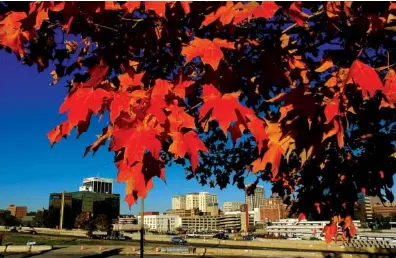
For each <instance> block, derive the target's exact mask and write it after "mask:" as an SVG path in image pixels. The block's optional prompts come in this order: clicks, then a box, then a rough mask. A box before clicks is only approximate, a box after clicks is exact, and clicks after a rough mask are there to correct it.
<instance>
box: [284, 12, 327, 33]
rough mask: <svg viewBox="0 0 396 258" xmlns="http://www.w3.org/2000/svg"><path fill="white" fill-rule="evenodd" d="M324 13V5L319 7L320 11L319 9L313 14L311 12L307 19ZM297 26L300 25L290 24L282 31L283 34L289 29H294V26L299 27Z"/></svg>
mask: <svg viewBox="0 0 396 258" xmlns="http://www.w3.org/2000/svg"><path fill="white" fill-rule="evenodd" d="M322 13H323V5H322V6H321V7H320V8H319V11H317V12H316V13H313V14H311V15H310V16H308V19H307V20H309V19H312V18H314V17H316V16H318V15H320V14H322ZM297 26H298V24H297V23H294V24H292V25H291V26H289V27H287V28H286V29H284V30H283V31H282V34H283V33H286V32H288V31H289V30H291V29H294V28H295V27H297Z"/></svg>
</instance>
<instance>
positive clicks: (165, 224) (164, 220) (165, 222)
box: [138, 215, 182, 232]
mask: <svg viewBox="0 0 396 258" xmlns="http://www.w3.org/2000/svg"><path fill="white" fill-rule="evenodd" d="M140 221H141V217H140V216H138V223H139V225H140ZM144 225H145V226H147V227H149V228H150V229H152V230H157V231H159V232H168V231H175V229H176V228H178V227H181V225H182V219H181V217H180V216H177V215H144Z"/></svg>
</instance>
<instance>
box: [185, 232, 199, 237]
mask: <svg viewBox="0 0 396 258" xmlns="http://www.w3.org/2000/svg"><path fill="white" fill-rule="evenodd" d="M187 236H188V237H199V235H198V234H197V233H195V232H193V233H190V234H187Z"/></svg>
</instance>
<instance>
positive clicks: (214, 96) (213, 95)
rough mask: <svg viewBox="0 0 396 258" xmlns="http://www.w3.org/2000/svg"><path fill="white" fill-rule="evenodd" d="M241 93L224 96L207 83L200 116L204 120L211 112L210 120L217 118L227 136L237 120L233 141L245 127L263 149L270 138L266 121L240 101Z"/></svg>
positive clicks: (233, 130) (233, 131)
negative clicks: (265, 124)
mask: <svg viewBox="0 0 396 258" xmlns="http://www.w3.org/2000/svg"><path fill="white" fill-rule="evenodd" d="M239 94H240V93H239V92H234V93H227V94H224V95H223V96H222V95H221V93H220V92H219V91H218V90H217V89H216V88H215V87H214V86H213V85H205V86H204V88H203V94H202V98H203V99H204V104H203V105H202V107H201V110H200V111H199V118H200V120H201V121H202V119H204V118H206V117H207V116H208V115H209V114H210V117H209V121H211V120H217V121H218V123H219V126H220V128H221V130H222V131H223V133H224V135H225V136H227V130H228V128H229V127H230V124H231V123H232V122H236V124H235V125H234V126H232V127H231V129H230V130H231V136H232V139H233V141H234V142H235V141H236V140H237V138H236V137H238V136H240V135H241V134H242V132H241V131H243V129H244V128H246V129H249V130H250V132H251V133H252V135H253V136H254V137H255V138H256V141H257V145H258V148H259V151H261V148H262V147H263V140H265V139H267V138H268V137H267V134H266V133H265V126H264V122H263V121H262V120H261V119H259V118H258V117H257V116H256V115H255V114H254V112H253V111H252V110H251V109H249V108H247V107H245V106H243V105H241V104H240V103H239V100H238V97H239ZM238 130H239V132H238Z"/></svg>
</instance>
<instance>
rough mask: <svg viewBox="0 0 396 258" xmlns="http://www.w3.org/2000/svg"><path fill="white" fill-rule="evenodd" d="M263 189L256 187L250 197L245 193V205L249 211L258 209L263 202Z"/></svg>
mask: <svg viewBox="0 0 396 258" xmlns="http://www.w3.org/2000/svg"><path fill="white" fill-rule="evenodd" d="M264 193H265V192H264V187H262V186H257V187H256V189H255V190H254V193H253V194H252V195H248V194H247V193H245V203H246V204H247V205H248V209H249V210H250V211H252V210H254V209H255V208H260V206H261V205H262V204H263V202H264V200H265V195H264Z"/></svg>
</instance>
